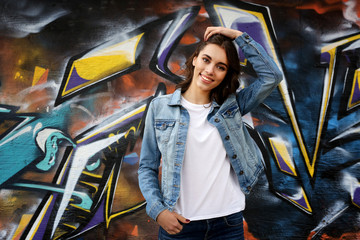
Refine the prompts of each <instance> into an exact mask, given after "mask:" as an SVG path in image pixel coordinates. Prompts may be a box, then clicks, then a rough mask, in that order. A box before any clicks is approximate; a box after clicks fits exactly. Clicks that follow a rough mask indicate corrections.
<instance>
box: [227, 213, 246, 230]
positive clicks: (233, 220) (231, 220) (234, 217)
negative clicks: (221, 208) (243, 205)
mask: <svg viewBox="0 0 360 240" xmlns="http://www.w3.org/2000/svg"><path fill="white" fill-rule="evenodd" d="M224 221H225V223H226V225H228V226H229V227H237V226H241V225H242V224H243V215H242V212H237V213H234V214H231V215H228V216H225V217H224Z"/></svg>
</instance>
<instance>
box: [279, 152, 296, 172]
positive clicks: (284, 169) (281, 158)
mask: <svg viewBox="0 0 360 240" xmlns="http://www.w3.org/2000/svg"><path fill="white" fill-rule="evenodd" d="M275 154H276V158H277V160H278V163H279V165H280V168H281V170H282V171H285V172H288V173H293V171H292V170H291V169H290V168H289V166H288V165H287V164H286V162H285V161H284V159H283V157H282V156H281V154H280V153H279V152H278V151H276V153H275Z"/></svg>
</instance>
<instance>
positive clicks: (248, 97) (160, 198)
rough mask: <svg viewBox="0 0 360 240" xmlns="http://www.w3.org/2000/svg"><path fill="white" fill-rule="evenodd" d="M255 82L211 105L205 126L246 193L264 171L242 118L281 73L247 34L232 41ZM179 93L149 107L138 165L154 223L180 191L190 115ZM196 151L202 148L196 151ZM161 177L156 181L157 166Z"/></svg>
mask: <svg viewBox="0 0 360 240" xmlns="http://www.w3.org/2000/svg"><path fill="white" fill-rule="evenodd" d="M235 42H236V43H237V44H238V46H239V47H240V48H241V50H242V51H243V53H244V55H245V57H246V58H247V60H248V61H249V62H250V63H251V64H252V66H253V68H254V70H255V71H256V73H257V75H258V78H257V79H256V80H255V81H254V82H253V83H252V84H251V85H249V86H248V87H245V88H243V89H241V90H240V91H238V92H237V93H236V94H233V95H230V96H229V97H228V98H227V100H225V102H224V103H223V104H222V105H219V104H218V103H216V102H215V101H213V102H212V104H211V109H210V112H209V115H208V117H207V118H208V121H209V123H211V124H213V125H214V126H215V127H216V128H217V129H218V131H219V133H220V136H221V138H222V141H223V144H224V147H225V150H226V152H227V155H228V156H229V159H230V162H231V165H232V167H233V169H234V171H235V173H236V174H237V177H238V180H239V183H240V187H241V190H242V191H243V192H244V193H245V194H249V193H250V191H251V188H252V187H253V185H254V184H255V183H256V181H257V178H258V176H259V174H260V173H261V172H262V170H263V169H264V166H263V163H262V156H261V153H260V151H259V149H258V147H257V145H256V143H255V142H254V141H253V139H252V138H251V136H250V134H249V133H248V131H247V129H246V127H245V125H244V123H243V120H242V116H243V115H245V114H246V113H248V112H249V111H251V110H252V109H253V108H255V107H256V106H257V105H258V104H259V103H261V102H262V101H263V100H264V99H265V98H266V97H267V96H268V95H269V94H270V93H271V92H272V91H273V90H274V88H275V87H276V86H277V85H278V84H279V82H280V81H281V80H282V77H283V75H282V72H281V71H280V70H279V69H278V67H277V65H276V64H275V62H274V61H273V60H272V59H271V58H270V57H269V56H268V55H267V53H266V52H265V50H264V49H263V47H262V46H261V45H260V44H258V43H257V42H255V41H254V40H253V39H252V38H251V37H250V36H249V35H248V34H246V33H243V34H242V35H241V36H240V37H238V38H236V39H235ZM180 99H181V91H180V89H177V90H175V92H174V93H173V94H168V95H162V96H159V97H156V98H154V99H153V100H152V101H151V103H150V105H149V108H148V111H147V116H146V120H145V129H144V135H143V142H142V147H141V154H140V163H139V170H138V174H139V185H140V189H141V192H142V194H143V196H144V198H145V200H146V202H147V206H146V211H147V213H148V215H149V216H150V217H151V218H153V219H154V220H156V218H157V216H158V215H159V213H160V212H162V211H163V210H165V209H169V210H170V211H172V209H173V207H174V205H175V203H176V201H177V199H178V197H179V192H180V173H181V167H182V162H183V158H184V151H185V145H186V137H187V132H188V125H189V119H190V118H189V114H188V112H187V110H186V109H185V108H183V107H182V106H181V104H180ZM200 151H201V150H200ZM161 160H162V177H161V184H160V183H159V175H158V174H159V166H160V162H161Z"/></svg>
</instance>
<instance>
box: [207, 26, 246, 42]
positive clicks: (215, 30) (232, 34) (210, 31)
mask: <svg viewBox="0 0 360 240" xmlns="http://www.w3.org/2000/svg"><path fill="white" fill-rule="evenodd" d="M214 34H221V35H224V36H226V37H228V38H230V39H232V40H234V39H235V38H237V37H239V36H241V35H242V34H243V32H241V31H238V30H235V29H231V28H225V27H208V28H206V31H205V34H204V40H205V41H207V40H208V39H209V37H211V36H212V35H214Z"/></svg>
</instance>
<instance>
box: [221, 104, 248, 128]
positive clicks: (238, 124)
mask: <svg viewBox="0 0 360 240" xmlns="http://www.w3.org/2000/svg"><path fill="white" fill-rule="evenodd" d="M221 115H222V117H223V118H224V120H225V122H226V125H227V126H228V128H229V129H230V130H239V129H241V128H242V125H243V123H242V119H241V114H240V109H239V106H237V105H232V106H230V107H229V108H227V109H226V110H225V111H224V112H223V113H221Z"/></svg>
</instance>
